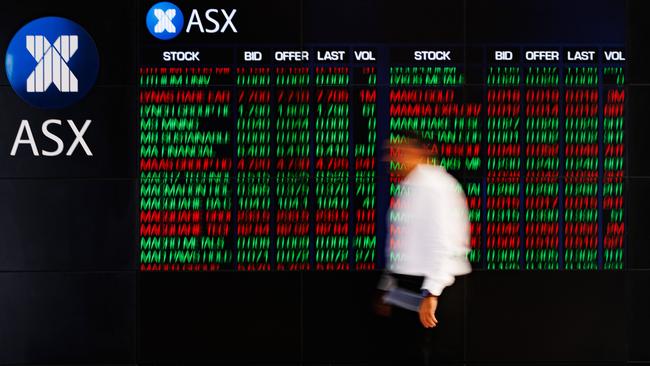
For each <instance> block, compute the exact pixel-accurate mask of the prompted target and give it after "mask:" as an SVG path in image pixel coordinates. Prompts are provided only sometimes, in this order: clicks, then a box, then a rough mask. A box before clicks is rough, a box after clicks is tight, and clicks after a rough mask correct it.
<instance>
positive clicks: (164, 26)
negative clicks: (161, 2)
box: [153, 8, 176, 33]
mask: <svg viewBox="0 0 650 366" xmlns="http://www.w3.org/2000/svg"><path fill="white" fill-rule="evenodd" d="M153 15H154V16H156V19H158V23H156V25H155V26H154V28H153V31H154V33H162V32H164V31H167V32H169V33H176V26H175V25H174V23H172V19H174V17H175V16H176V9H167V10H166V11H163V10H162V9H157V8H156V9H154V10H153Z"/></svg>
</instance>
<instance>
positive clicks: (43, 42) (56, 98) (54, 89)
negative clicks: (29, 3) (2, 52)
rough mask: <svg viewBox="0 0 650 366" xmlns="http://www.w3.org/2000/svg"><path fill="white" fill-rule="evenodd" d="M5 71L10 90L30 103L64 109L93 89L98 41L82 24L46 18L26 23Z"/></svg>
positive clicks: (9, 51)
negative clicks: (94, 39)
mask: <svg viewBox="0 0 650 366" xmlns="http://www.w3.org/2000/svg"><path fill="white" fill-rule="evenodd" d="M5 69H6V72H7V79H8V80H9V83H10V84H11V87H12V88H13V90H14V91H15V92H16V94H18V96H20V97H21V98H22V99H23V100H25V101H26V102H27V103H29V104H31V105H33V106H35V107H39V108H45V109H52V108H63V107H67V106H69V105H71V104H73V103H76V102H78V101H79V100H81V99H82V98H83V97H84V96H85V95H86V94H87V93H88V92H89V91H90V89H92V87H93V85H94V84H95V80H96V78H97V71H98V69H99V55H98V54H97V47H96V46H95V42H94V41H93V39H92V38H91V37H90V35H89V34H88V33H87V32H86V31H85V30H84V29H83V28H82V27H81V26H80V25H79V24H77V23H75V22H73V21H71V20H68V19H65V18H59V17H45V18H39V19H36V20H33V21H31V22H29V23H27V25H25V26H24V27H22V28H20V30H18V32H17V33H16V34H15V35H14V37H13V38H12V39H11V42H10V43H9V47H8V48H7V54H6V56H5Z"/></svg>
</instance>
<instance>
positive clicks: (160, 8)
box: [147, 1, 184, 41]
mask: <svg viewBox="0 0 650 366" xmlns="http://www.w3.org/2000/svg"><path fill="white" fill-rule="evenodd" d="M183 22H184V19H183V12H182V11H181V9H179V8H178V6H176V5H174V4H172V3H170V2H167V1H163V2H160V3H158V4H156V5H154V6H152V7H151V9H149V12H147V29H149V33H151V35H153V36H154V37H156V38H158V39H162V40H164V41H166V40H168V39H172V38H174V37H176V36H177V35H179V34H180V33H181V31H182V30H183Z"/></svg>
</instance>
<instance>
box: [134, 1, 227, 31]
mask: <svg viewBox="0 0 650 366" xmlns="http://www.w3.org/2000/svg"><path fill="white" fill-rule="evenodd" d="M236 13H237V9H231V10H226V9H206V10H205V11H204V12H203V15H201V13H200V12H199V11H198V9H192V12H191V13H190V18H189V20H188V22H187V27H186V28H185V33H190V32H191V31H192V30H193V29H194V28H196V29H197V30H198V31H199V32H201V33H225V32H227V31H230V32H233V33H237V28H235V24H234V23H233V18H234V17H235V14H236ZM146 21H147V29H148V30H149V33H151V35H153V36H154V37H156V38H158V39H162V40H168V39H172V38H175V37H176V36H178V35H179V34H180V33H181V32H182V31H183V25H184V22H185V18H184V17H183V12H182V11H181V9H179V8H178V6H176V5H174V4H172V3H170V2H167V1H163V2H159V3H157V4H155V5H154V6H152V7H151V9H149V11H148V12H147V19H146ZM204 22H205V25H204Z"/></svg>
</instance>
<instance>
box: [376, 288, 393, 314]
mask: <svg viewBox="0 0 650 366" xmlns="http://www.w3.org/2000/svg"><path fill="white" fill-rule="evenodd" d="M385 293H386V291H381V290H377V291H376V292H375V296H373V299H372V308H373V310H374V311H375V314H377V315H379V316H390V314H391V310H392V307H391V305H390V304H386V303H385V302H384V299H383V297H384V294H385Z"/></svg>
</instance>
